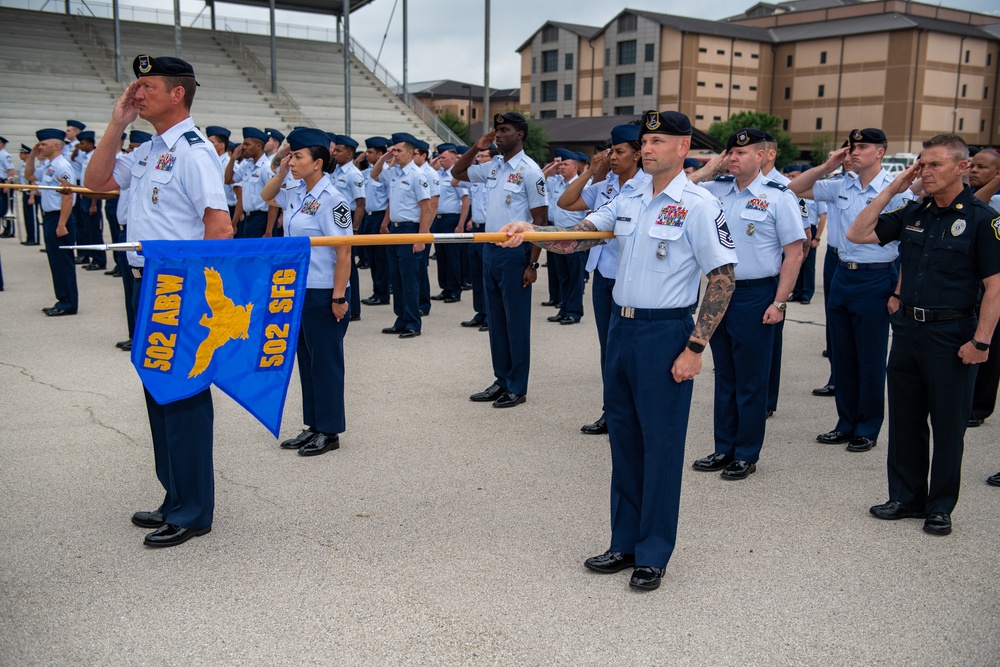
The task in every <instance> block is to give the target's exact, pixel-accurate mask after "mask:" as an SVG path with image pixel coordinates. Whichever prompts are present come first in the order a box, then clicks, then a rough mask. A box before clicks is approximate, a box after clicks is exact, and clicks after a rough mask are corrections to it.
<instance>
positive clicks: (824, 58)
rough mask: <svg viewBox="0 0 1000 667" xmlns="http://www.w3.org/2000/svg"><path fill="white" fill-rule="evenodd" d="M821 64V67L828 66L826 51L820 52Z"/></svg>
mask: <svg viewBox="0 0 1000 667" xmlns="http://www.w3.org/2000/svg"><path fill="white" fill-rule="evenodd" d="M819 64H820V65H825V64H826V51H820V52H819Z"/></svg>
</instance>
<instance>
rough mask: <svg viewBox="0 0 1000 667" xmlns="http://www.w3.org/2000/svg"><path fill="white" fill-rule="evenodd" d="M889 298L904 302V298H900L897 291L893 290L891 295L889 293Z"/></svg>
mask: <svg viewBox="0 0 1000 667" xmlns="http://www.w3.org/2000/svg"><path fill="white" fill-rule="evenodd" d="M889 298H890V299H895V300H896V301H899V302H900V303H902V302H903V300H902V299H900V298H899V295H898V294H896V293H895V292H893V293H892V294H890V295H889Z"/></svg>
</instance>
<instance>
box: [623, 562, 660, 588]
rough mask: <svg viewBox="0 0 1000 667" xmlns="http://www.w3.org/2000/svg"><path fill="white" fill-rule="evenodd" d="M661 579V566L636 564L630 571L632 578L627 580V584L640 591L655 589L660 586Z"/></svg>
mask: <svg viewBox="0 0 1000 667" xmlns="http://www.w3.org/2000/svg"><path fill="white" fill-rule="evenodd" d="M661 579H663V568H660V567H650V566H648V565H637V566H636V568H635V570H633V572H632V578H631V579H629V580H628V585H629V586H631V587H632V588H635V589H636V590H640V591H655V590H656V589H657V588H659V587H660V580H661Z"/></svg>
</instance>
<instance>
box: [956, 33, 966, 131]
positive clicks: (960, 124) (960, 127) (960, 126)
mask: <svg viewBox="0 0 1000 667" xmlns="http://www.w3.org/2000/svg"><path fill="white" fill-rule="evenodd" d="M966 53H968V52H966ZM964 129H965V119H964V118H959V119H958V131H959V132H961V131H962V130H964Z"/></svg>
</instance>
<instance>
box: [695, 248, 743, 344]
mask: <svg viewBox="0 0 1000 667" xmlns="http://www.w3.org/2000/svg"><path fill="white" fill-rule="evenodd" d="M734 291H736V282H735V281H734V279H733V265H732V264H725V265H723V266H720V267H719V268H717V269H712V270H711V271H710V272H709V274H708V289H707V290H705V298H704V300H702V302H701V310H700V311H699V312H698V322H697V323H696V324H695V325H694V331H693V332H692V333H691V337H692V338H698V339H700V340H709V339H710V338H711V337H712V334H713V333H715V328H716V327H718V326H719V322H721V321H722V316H723V315H725V314H726V308H728V307H729V299H730V298H732V296H733V292H734Z"/></svg>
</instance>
